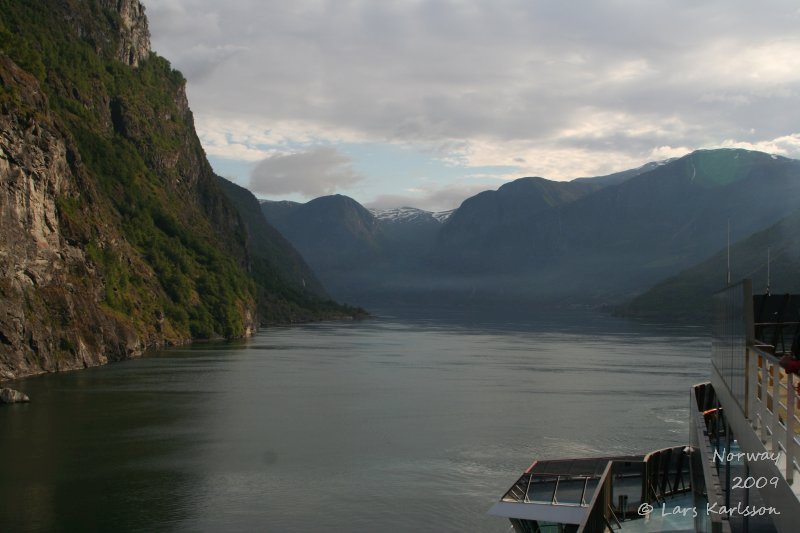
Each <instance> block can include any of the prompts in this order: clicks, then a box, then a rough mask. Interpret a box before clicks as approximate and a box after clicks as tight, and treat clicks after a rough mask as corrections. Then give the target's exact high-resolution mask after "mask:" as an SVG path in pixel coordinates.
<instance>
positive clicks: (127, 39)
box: [101, 0, 150, 67]
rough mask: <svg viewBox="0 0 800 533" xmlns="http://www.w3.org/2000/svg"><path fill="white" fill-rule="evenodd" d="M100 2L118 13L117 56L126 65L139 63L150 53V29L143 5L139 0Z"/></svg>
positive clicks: (107, 0) (108, 0) (104, 0)
mask: <svg viewBox="0 0 800 533" xmlns="http://www.w3.org/2000/svg"><path fill="white" fill-rule="evenodd" d="M101 4H102V5H103V6H104V7H105V8H106V9H109V10H111V11H112V12H114V13H116V14H118V15H119V28H118V30H119V39H120V42H119V44H118V46H117V58H118V59H119V60H120V61H122V62H123V63H125V64H126V65H131V66H134V67H135V66H137V65H139V62H140V61H143V60H145V59H147V56H148V55H150V30H148V28H147V17H145V16H144V6H143V5H142V4H140V3H139V0H103V1H102V2H101Z"/></svg>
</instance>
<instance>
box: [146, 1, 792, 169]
mask: <svg viewBox="0 0 800 533" xmlns="http://www.w3.org/2000/svg"><path fill="white" fill-rule="evenodd" d="M146 3H147V5H148V13H149V15H150V18H151V27H152V29H153V42H154V47H155V48H156V50H157V51H158V52H160V53H162V54H163V55H165V56H166V57H168V58H170V59H173V63H174V64H175V65H176V66H177V67H178V68H181V69H186V70H187V75H188V76H189V81H190V90H191V96H192V107H193V108H194V110H195V112H196V113H203V114H209V115H215V116H226V117H243V118H247V117H251V116H256V117H259V119H260V120H262V121H263V122H264V123H267V124H269V123H274V122H278V121H282V120H293V121H300V122H307V123H313V124H319V125H321V126H323V127H330V128H346V129H348V130H350V131H355V132H358V133H360V134H362V135H363V136H364V137H368V138H371V139H374V140H378V141H379V140H385V139H393V140H402V141H434V142H439V141H445V140H447V139H469V138H471V137H473V136H484V137H490V138H493V139H496V140H497V141H498V142H502V141H504V140H531V141H532V142H543V141H547V140H548V139H552V138H553V137H554V136H557V135H558V133H559V132H560V131H562V130H563V129H565V128H569V127H574V126H575V124H579V123H580V120H581V112H582V111H583V110H586V109H587V108H593V109H596V110H600V111H606V112H615V113H624V114H626V115H629V116H633V117H638V118H639V120H641V122H642V123H659V122H661V121H664V120H667V119H672V118H677V119H680V120H681V121H682V122H684V123H686V124H687V125H688V126H689V127H688V128H687V129H686V130H681V131H673V132H671V134H672V136H673V138H671V139H664V138H661V137H658V136H651V135H650V134H648V133H646V132H645V133H642V134H637V143H636V144H637V147H636V148H635V149H636V150H637V151H639V150H641V148H640V145H648V144H649V145H651V146H658V145H663V144H672V145H690V146H698V145H708V144H713V143H714V142H720V141H721V140H723V139H728V138H740V137H741V136H740V133H741V131H742V130H743V129H744V130H745V131H750V130H751V129H753V130H755V131H756V132H757V134H756V135H758V136H759V138H774V137H777V136H780V135H785V134H788V133H791V132H794V131H795V129H796V127H797V124H798V123H800V120H798V118H800V117H798V111H797V110H798V109H800V105H798V104H800V96H797V95H798V92H800V83H798V82H796V81H787V82H786V83H778V84H777V86H776V87H772V86H771V85H770V84H769V83H766V87H761V86H758V84H757V83H756V82H754V81H753V80H751V79H749V78H748V73H747V72H736V71H735V69H734V71H733V72H732V73H731V74H730V75H725V76H720V75H711V74H709V72H712V71H713V69H712V68H711V67H714V65H715V63H716V60H717V59H726V60H732V61H733V62H734V64H735V61H736V58H737V55H738V54H740V53H743V52H745V51H747V50H751V49H753V48H754V47H757V46H759V45H762V44H765V43H781V42H784V41H787V40H793V39H797V30H796V28H797V23H798V22H799V21H800V16H798V14H797V12H796V10H797V8H796V5H795V4H794V2H791V1H776V0H772V1H765V2H759V3H752V2H748V1H744V0H709V1H706V2H696V1H689V0H669V1H667V0H654V1H648V2H589V1H584V2H579V1H575V2H531V1H529V0H498V1H496V2H480V1H477V0H476V1H459V2H456V1H448V0H436V1H422V2H400V1H395V2H392V1H386V2H383V1H382V2H368V1H357V0H356V1H351V2H337V1H333V0H327V1H326V0H322V1H314V2H305V1H302V0H298V1H295V2H284V1H277V0H275V1H254V0H253V1H241V2H235V3H227V4H220V3H218V2H212V1H211V0H170V1H168V2H160V1H159V2H156V1H155V0H151V1H146ZM191 50H196V51H203V50H209V51H215V50H216V51H225V50H237V52H236V54H235V56H234V57H230V56H225V55H224V54H220V55H217V56H214V54H213V53H212V54H210V55H209V57H207V58H205V59H206V62H205V63H203V62H202V61H201V60H202V59H203V58H202V57H199V58H198V57H197V55H193V54H191V53H188V52H187V51H191ZM200 56H202V54H200ZM215 58H216V59H215ZM234 59H235V60H234ZM636 62H639V63H638V64H640V65H643V66H646V69H644V70H642V71H641V72H636V70H635V69H633V70H632V71H630V72H627V74H626V71H625V68H626V66H628V67H630V66H631V65H633V66H635V65H636V64H637V63H636ZM754 83H755V85H754ZM779 90H780V91H779ZM765 91H766V92H765ZM769 91H772V93H770V92H769ZM709 94H733V95H737V98H736V99H735V100H727V101H726V99H724V98H716V99H709V97H708V95H709ZM770 94H783V95H785V96H783V97H779V98H776V99H771V97H770V96H769V95H770ZM623 133H624V132H619V133H618V135H617V138H619V139H624V137H625V136H626V135H625V134H623ZM628 135H630V134H628ZM609 141H610V142H611V141H613V142H616V141H615V140H614V139H609ZM616 148H617V149H618V150H620V151H623V152H624V151H628V153H630V150H629V149H628V147H627V145H625V144H620V145H617V146H616Z"/></svg>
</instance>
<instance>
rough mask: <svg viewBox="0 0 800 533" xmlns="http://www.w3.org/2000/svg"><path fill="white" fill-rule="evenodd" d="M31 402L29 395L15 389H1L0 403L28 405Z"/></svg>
mask: <svg viewBox="0 0 800 533" xmlns="http://www.w3.org/2000/svg"><path fill="white" fill-rule="evenodd" d="M29 401H31V399H30V398H28V395H27V394H23V393H21V392H19V391H17V390H14V389H0V403H27V402H29Z"/></svg>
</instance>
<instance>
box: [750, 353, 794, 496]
mask: <svg viewBox="0 0 800 533" xmlns="http://www.w3.org/2000/svg"><path fill="white" fill-rule="evenodd" d="M746 359H747V362H746V365H747V382H746V383H747V384H746V396H747V402H746V405H745V416H746V417H747V418H748V419H749V420H750V423H751V425H752V427H753V429H754V430H755V431H756V432H757V434H758V435H759V437H760V438H761V442H762V443H764V444H765V445H766V446H768V447H769V448H771V452H772V453H773V454H779V453H780V454H783V455H784V457H785V464H784V465H783V469H782V471H781V473H782V474H783V475H784V477H785V478H786V481H787V482H788V483H789V484H792V483H793V481H794V479H795V477H796V476H798V475H800V465H799V464H798V462H800V442H799V441H798V434H799V433H800V416H798V413H800V403H798V402H799V401H800V398H798V394H797V389H796V387H797V382H798V380H797V378H796V377H795V376H794V375H793V374H789V373H786V372H785V371H784V370H783V368H782V367H781V366H780V363H779V360H778V358H777V357H776V356H774V355H772V354H771V353H769V352H768V351H766V350H765V349H763V348H762V347H760V346H758V345H751V346H748V348H747V358H746Z"/></svg>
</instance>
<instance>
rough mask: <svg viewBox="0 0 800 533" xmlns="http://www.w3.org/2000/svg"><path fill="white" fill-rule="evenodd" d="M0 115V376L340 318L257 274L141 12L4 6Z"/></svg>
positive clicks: (178, 85) (110, 3)
mask: <svg viewBox="0 0 800 533" xmlns="http://www.w3.org/2000/svg"><path fill="white" fill-rule="evenodd" d="M0 111H1V112H2V114H0V379H4V378H13V377H19V376H24V375H29V374H35V373H39V372H46V371H56V370H64V369H74V368H82V367H86V366H93V365H98V364H102V363H105V362H107V361H108V360H114V359H121V358H126V357H133V356H136V355H139V354H141V353H142V351H143V350H144V349H146V348H149V347H157V346H162V345H165V344H177V343H183V342H187V341H189V340H191V339H196V338H214V337H236V336H242V335H248V334H250V333H251V332H252V331H253V329H254V328H255V327H256V326H257V325H258V323H259V321H275V320H283V321H292V320H294V319H308V318H319V317H320V316H327V315H329V314H346V313H348V312H349V311H348V310H346V309H343V308H340V307H337V306H336V305H335V304H332V303H331V302H327V301H325V295H324V290H322V289H321V288H320V286H319V284H318V282H316V280H315V279H313V274H311V273H310V271H308V267H307V266H305V264H302V259H300V258H299V256H297V254H296V252H294V250H293V249H291V247H290V246H289V245H288V244H286V243H285V242H283V241H281V242H280V243H278V244H276V245H275V246H271V245H265V246H264V247H262V248H260V250H268V252H260V253H262V255H263V254H264V253H271V254H277V255H281V254H285V255H286V256H287V259H285V260H281V261H283V262H281V261H278V260H277V259H276V260H275V261H272V260H271V259H270V260H269V261H267V260H264V258H263V257H261V258H260V259H259V261H258V262H257V263H254V261H253V257H251V255H252V250H251V249H252V246H251V245H250V243H251V242H252V241H253V236H252V235H250V233H249V232H251V231H252V229H251V226H252V224H251V225H248V224H246V223H245V222H244V219H243V218H242V216H243V215H242V214H241V213H240V212H239V210H238V209H237V206H236V205H234V204H233V203H232V202H231V201H230V200H229V199H228V198H227V197H226V196H225V194H224V193H223V192H222V190H221V189H220V186H219V183H218V182H217V178H216V176H215V175H214V174H213V172H212V170H211V167H210V166H209V164H208V162H207V161H206V159H205V155H204V153H203V150H202V147H201V146H200V143H199V140H198V138H197V136H196V134H195V132H194V126H193V119H192V114H191V111H190V110H189V106H188V102H187V99H186V94H185V80H184V79H183V77H182V76H181V75H180V73H178V72H176V71H174V70H172V69H171V68H170V66H169V63H168V62H167V61H166V60H164V59H162V58H160V57H158V56H157V55H155V54H153V53H151V51H150V48H149V34H148V31H147V20H146V18H145V17H144V9H143V7H142V6H141V4H140V3H139V2H138V0H99V1H98V0H82V1H79V0H72V1H70V2H59V1H56V0H53V1H42V2H24V1H13V2H4V6H3V10H2V11H0ZM264 238H267V239H268V238H269V237H268V236H267V237H264ZM261 240H263V238H262V239H261ZM286 261H288V262H289V263H290V266H285V262H286ZM292 262H299V263H301V264H298V265H297V266H295V267H293V266H291V263H292ZM278 263H280V264H283V265H284V266H283V267H282V268H283V271H276V270H275V268H273V267H272V265H274V264H278ZM254 265H255V267H254ZM284 271H285V272H290V271H301V272H304V275H305V277H306V278H308V280H309V283H308V286H309V287H310V288H309V290H306V289H305V286H306V283H305V282H304V281H302V282H301V280H298V279H292V278H291V277H288V276H286V275H285V274H284ZM312 288H313V290H312ZM264 298H268V299H269V300H270V305H268V306H265V305H260V304H261V300H263V299H264ZM273 309H280V316H278V317H276V316H269V314H270V313H271V312H272V311H271V310H273ZM259 311H261V315H260V316H259Z"/></svg>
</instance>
